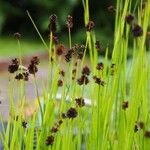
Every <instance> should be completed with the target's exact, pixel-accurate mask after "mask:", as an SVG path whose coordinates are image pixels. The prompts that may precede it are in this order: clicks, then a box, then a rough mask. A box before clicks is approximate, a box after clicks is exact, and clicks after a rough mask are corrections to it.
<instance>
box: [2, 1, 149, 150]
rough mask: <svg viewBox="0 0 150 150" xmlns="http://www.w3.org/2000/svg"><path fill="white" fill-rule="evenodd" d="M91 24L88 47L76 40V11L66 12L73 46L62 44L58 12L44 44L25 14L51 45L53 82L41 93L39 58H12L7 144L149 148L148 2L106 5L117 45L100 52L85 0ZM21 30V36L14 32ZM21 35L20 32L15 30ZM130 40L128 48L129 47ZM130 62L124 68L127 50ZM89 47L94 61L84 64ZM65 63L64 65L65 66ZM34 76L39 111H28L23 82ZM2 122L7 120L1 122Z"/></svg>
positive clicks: (56, 149)
mask: <svg viewBox="0 0 150 150" xmlns="http://www.w3.org/2000/svg"><path fill="white" fill-rule="evenodd" d="M82 2H83V8H84V21H85V28H86V40H85V44H84V45H82V44H73V43H72V40H71V38H72V37H71V30H72V28H73V18H72V16H70V15H69V16H68V17H67V19H66V20H67V21H66V24H67V29H68V39H69V40H68V46H65V45H64V44H61V43H59V42H58V38H57V21H58V20H59V18H57V16H56V15H55V14H53V15H51V16H50V18H49V44H47V43H46V42H45V41H44V39H43V37H42V35H41V34H40V32H39V31H38V28H37V27H36V25H35V23H34V21H33V19H32V17H31V15H30V13H29V12H27V14H28V16H29V18H30V20H31V21H32V23H33V25H34V27H35V29H36V31H37V33H38V35H39V37H40V38H41V40H42V42H43V44H44V46H45V48H46V49H47V50H48V55H49V59H48V79H47V85H44V86H43V94H42V95H39V92H38V86H39V85H38V82H37V80H36V72H37V71H38V69H40V68H38V64H39V58H37V57H33V58H32V60H31V62H30V64H29V66H28V67H26V69H24V66H23V64H22V61H21V59H22V56H21V44H20V42H19V37H17V41H18V45H19V49H20V58H19V60H18V59H14V60H12V64H11V65H10V66H9V72H10V73H11V74H12V76H11V77H12V79H11V81H10V105H11V106H10V108H11V109H10V117H9V120H8V124H7V128H6V129H5V128H4V127H3V131H2V132H1V134H0V137H1V141H2V143H3V145H4V149H6V150H7V149H11V150H14V149H18V150H19V149H26V150H30V149H38V150H41V149H42V150H45V149H50V150H75V149H77V150H81V149H83V150H84V149H85V150H106V149H110V150H120V149H122V150H132V149H138V150H148V149H149V146H150V120H149V117H150V116H149V115H150V113H149V112H150V107H149V106H150V102H149V101H150V94H149V93H150V55H149V54H148V53H147V51H146V44H145V43H146V39H147V37H148V36H149V31H148V29H149V25H150V0H147V1H144V0H141V1H138V2H137V3H136V5H135V7H134V9H133V6H134V3H133V1H132V0H117V2H116V7H113V6H111V7H109V11H111V12H112V13H114V14H115V16H116V17H115V29H114V46H113V52H112V57H111V59H109V58H108V52H109V47H107V48H106V50H105V56H104V58H103V59H102V57H99V55H98V52H99V51H100V50H101V43H100V42H99V41H98V40H97V39H96V34H95V33H94V26H95V25H96V23H94V21H92V20H91V18H90V14H89V9H90V6H89V2H88V0H82ZM16 35H17V34H16ZM18 35H19V34H18ZM129 41H130V46H129ZM129 49H130V50H132V61H131V64H130V66H128V67H127V64H128V59H127V54H128V50H129ZM87 51H88V52H89V59H90V63H87V61H86V54H87ZM64 66H65V67H64ZM30 76H33V78H32V79H33V81H34V83H35V87H36V93H37V106H38V109H37V110H36V111H35V112H34V113H33V116H32V117H30V118H25V116H24V105H25V101H26V97H25V93H24V88H25V87H24V86H25V84H24V82H26V81H27V80H28V78H30ZM16 80H19V82H20V84H21V90H20V92H19V94H20V99H21V110H20V112H19V114H17V115H16V109H17V108H15V106H14V98H13V89H14V82H18V81H16ZM2 124H3V123H2Z"/></svg>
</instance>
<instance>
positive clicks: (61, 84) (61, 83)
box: [57, 79, 63, 87]
mask: <svg viewBox="0 0 150 150" xmlns="http://www.w3.org/2000/svg"><path fill="white" fill-rule="evenodd" d="M57 85H58V86H59V87H61V86H63V81H62V80H61V79H59V80H58V82H57Z"/></svg>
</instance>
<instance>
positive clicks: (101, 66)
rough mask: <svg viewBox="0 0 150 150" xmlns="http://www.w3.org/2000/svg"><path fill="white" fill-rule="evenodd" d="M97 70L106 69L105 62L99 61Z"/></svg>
mask: <svg viewBox="0 0 150 150" xmlns="http://www.w3.org/2000/svg"><path fill="white" fill-rule="evenodd" d="M96 69H97V70H103V69H104V64H103V63H102V62H100V63H98V64H97V66H96Z"/></svg>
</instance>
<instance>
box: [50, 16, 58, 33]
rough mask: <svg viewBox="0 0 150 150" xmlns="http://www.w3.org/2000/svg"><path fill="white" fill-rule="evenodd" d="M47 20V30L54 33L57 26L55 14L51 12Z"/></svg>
mask: <svg viewBox="0 0 150 150" xmlns="http://www.w3.org/2000/svg"><path fill="white" fill-rule="evenodd" d="M49 21H50V23H49V26H48V27H49V30H50V32H52V33H55V32H56V29H57V27H56V22H57V16H56V15H55V14H52V15H51V16H50V17H49Z"/></svg>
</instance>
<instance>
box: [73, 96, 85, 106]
mask: <svg viewBox="0 0 150 150" xmlns="http://www.w3.org/2000/svg"><path fill="white" fill-rule="evenodd" d="M75 101H76V104H77V106H79V107H83V106H85V102H84V99H83V98H82V97H80V98H76V99H75Z"/></svg>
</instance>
